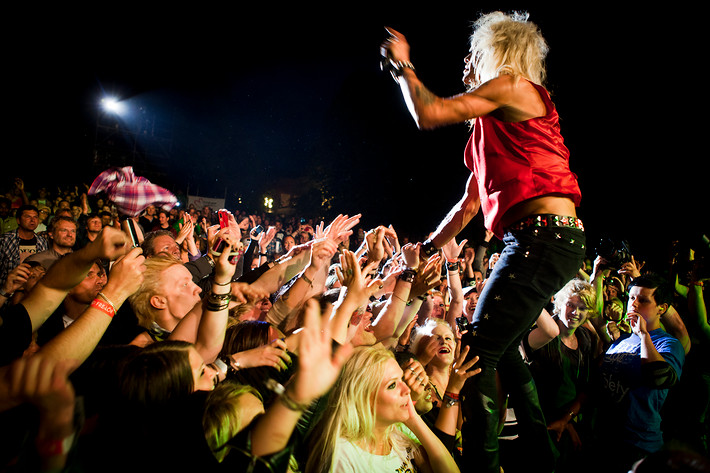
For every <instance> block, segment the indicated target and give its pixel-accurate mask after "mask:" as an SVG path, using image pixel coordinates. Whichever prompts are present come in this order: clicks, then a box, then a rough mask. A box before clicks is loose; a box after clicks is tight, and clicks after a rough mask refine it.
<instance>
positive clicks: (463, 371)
mask: <svg viewBox="0 0 710 473" xmlns="http://www.w3.org/2000/svg"><path fill="white" fill-rule="evenodd" d="M468 352H469V346H468V345H464V347H463V348H461V353H460V354H459V355H458V357H457V358H456V361H455V362H454V364H453V365H452V366H451V368H452V369H451V374H450V375H449V384H448V385H447V386H446V391H447V392H451V393H459V392H461V389H462V388H463V385H464V383H466V380H467V379H468V378H470V377H472V376H475V375H477V374H478V373H480V372H481V368H475V369H472V368H473V365H475V364H476V363H477V362H478V357H477V356H474V357H473V358H471V359H470V360H468V361H466V356H467V355H468Z"/></svg>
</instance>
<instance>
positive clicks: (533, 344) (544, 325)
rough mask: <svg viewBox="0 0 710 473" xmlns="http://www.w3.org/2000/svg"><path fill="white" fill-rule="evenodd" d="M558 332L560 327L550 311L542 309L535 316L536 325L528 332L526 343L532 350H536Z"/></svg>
mask: <svg viewBox="0 0 710 473" xmlns="http://www.w3.org/2000/svg"><path fill="white" fill-rule="evenodd" d="M559 334H560V327H559V326H558V325H557V322H555V320H554V319H553V318H552V316H551V315H550V313H549V312H548V311H547V310H545V309H542V313H540V315H539V316H538V318H537V326H536V327H535V328H534V329H532V330H531V331H530V333H529V334H528V344H529V345H530V348H532V349H533V350H538V349H540V348H542V347H544V346H545V345H547V344H548V343H550V340H552V339H554V338H555V337H556V336H558V335H559Z"/></svg>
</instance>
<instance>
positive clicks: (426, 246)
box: [422, 240, 437, 256]
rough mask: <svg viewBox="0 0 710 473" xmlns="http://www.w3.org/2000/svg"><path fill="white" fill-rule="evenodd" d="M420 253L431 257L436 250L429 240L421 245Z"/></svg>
mask: <svg viewBox="0 0 710 473" xmlns="http://www.w3.org/2000/svg"><path fill="white" fill-rule="evenodd" d="M422 251H423V252H424V254H425V255H427V256H431V255H433V254H434V253H436V251H437V249H436V247H435V246H434V243H432V242H431V240H427V241H425V242H424V243H423V244H422Z"/></svg>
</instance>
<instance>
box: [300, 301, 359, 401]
mask: <svg viewBox="0 0 710 473" xmlns="http://www.w3.org/2000/svg"><path fill="white" fill-rule="evenodd" d="M332 346H333V340H332V339H331V335H330V327H329V323H328V320H327V317H322V316H321V313H320V308H319V305H318V302H316V301H315V300H313V299H310V300H308V301H307V302H306V307H305V313H304V325H303V330H302V331H301V332H300V340H299V343H298V371H297V372H296V374H295V376H294V380H293V382H292V383H291V385H292V386H289V390H291V389H292V397H293V398H294V399H295V400H296V401H298V402H299V403H309V402H312V401H313V400H315V399H317V398H318V397H320V396H322V395H323V394H325V393H326V392H327V391H328V389H330V387H331V386H332V385H333V383H334V382H335V380H336V378H337V377H338V375H339V374H340V369H341V368H342V366H343V363H345V361H346V360H347V359H348V358H349V357H350V355H351V354H352V351H353V347H352V345H350V344H349V343H346V344H344V345H341V346H340V347H338V349H337V350H335V352H333V351H332Z"/></svg>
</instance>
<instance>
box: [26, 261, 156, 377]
mask: <svg viewBox="0 0 710 473" xmlns="http://www.w3.org/2000/svg"><path fill="white" fill-rule="evenodd" d="M141 253H142V251H141V249H140V247H137V248H134V249H132V250H131V251H130V252H129V253H128V254H127V255H126V256H125V257H123V258H121V260H119V261H118V262H116V264H114V265H113V267H112V268H111V272H110V273H109V279H108V283H107V284H106V286H105V287H104V288H103V290H102V292H101V294H102V295H103V296H100V297H99V298H98V299H97V300H98V301H99V302H101V304H102V305H103V307H104V309H100V308H97V307H94V306H93V305H91V306H89V307H88V308H87V309H86V310H85V311H84V312H83V313H82V314H81V316H80V317H79V318H78V319H76V321H75V322H74V323H72V324H71V325H69V326H68V327H67V328H65V329H64V330H62V331H61V332H59V333H58V334H57V335H56V336H54V337H53V338H52V339H51V340H49V341H48V342H47V343H46V344H45V345H44V346H43V347H42V349H41V350H40V353H42V354H43V356H45V357H49V358H52V359H54V360H57V361H63V360H76V361H78V363H83V362H84V361H85V360H86V359H87V358H88V357H89V355H91V352H93V351H94V349H95V348H96V345H98V343H99V341H100V340H101V337H102V336H103V335H104V333H105V332H106V329H107V328H108V326H109V324H110V323H111V320H112V319H113V315H111V314H112V313H114V314H115V311H117V310H118V309H119V308H120V307H121V306H122V305H123V303H124V302H125V301H126V299H128V297H129V296H130V295H131V294H133V293H134V292H135V291H137V290H138V288H139V287H140V285H141V282H142V281H143V271H145V265H144V264H143V262H144V261H145V258H144V257H143V256H142V254H141ZM99 307H100V306H99ZM107 310H108V312H107ZM77 366H78V365H77Z"/></svg>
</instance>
